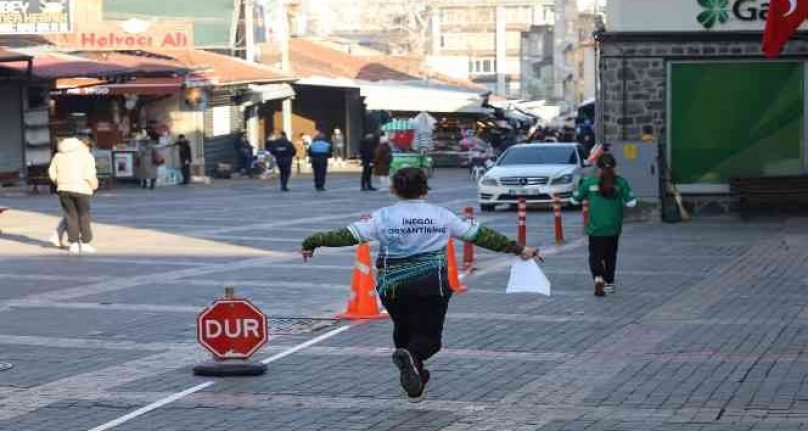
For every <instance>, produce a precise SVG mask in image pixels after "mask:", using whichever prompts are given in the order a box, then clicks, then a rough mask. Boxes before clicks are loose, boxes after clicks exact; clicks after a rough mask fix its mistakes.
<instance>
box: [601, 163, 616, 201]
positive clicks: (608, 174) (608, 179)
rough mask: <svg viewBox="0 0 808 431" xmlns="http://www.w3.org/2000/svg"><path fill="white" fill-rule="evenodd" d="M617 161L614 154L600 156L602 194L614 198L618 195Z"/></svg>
mask: <svg viewBox="0 0 808 431" xmlns="http://www.w3.org/2000/svg"><path fill="white" fill-rule="evenodd" d="M616 165H617V161H616V160H615V159H614V156H613V155H611V154H609V153H605V154H603V155H601V156H600V157H599V158H598V168H600V194H601V196H603V197H605V198H608V199H612V198H614V197H616V196H617V188H616V187H615V184H616V183H617V173H616V172H615V170H614V168H615V166H616Z"/></svg>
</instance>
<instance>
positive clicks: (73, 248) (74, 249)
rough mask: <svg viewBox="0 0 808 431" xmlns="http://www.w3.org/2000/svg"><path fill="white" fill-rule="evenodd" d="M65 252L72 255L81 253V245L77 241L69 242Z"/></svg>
mask: <svg viewBox="0 0 808 431" xmlns="http://www.w3.org/2000/svg"><path fill="white" fill-rule="evenodd" d="M67 252H68V253H70V254H72V255H76V256H77V255H79V254H81V245H79V243H77V242H72V243H70V247H68V249H67Z"/></svg>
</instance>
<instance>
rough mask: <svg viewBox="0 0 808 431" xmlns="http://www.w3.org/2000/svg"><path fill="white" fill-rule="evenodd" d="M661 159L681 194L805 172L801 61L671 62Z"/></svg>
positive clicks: (721, 189) (722, 189)
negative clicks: (737, 180) (663, 156)
mask: <svg viewBox="0 0 808 431" xmlns="http://www.w3.org/2000/svg"><path fill="white" fill-rule="evenodd" d="M668 76H669V82H668V84H669V91H670V93H669V94H670V96H669V102H670V105H669V108H670V109H669V113H668V121H669V123H668V130H669V139H668V142H669V144H670V145H669V146H668V148H669V160H670V161H671V173H672V179H673V181H674V182H675V183H676V184H679V185H680V189H681V190H682V191H683V192H691V193H705V192H706V193H726V192H728V190H729V189H728V186H727V184H728V181H729V180H730V179H731V178H748V177H766V176H782V175H799V174H802V173H805V170H806V157H805V153H806V145H808V144H806V140H805V138H806V134H805V123H806V110H805V108H804V106H805V81H806V72H805V65H804V63H802V62H698V63H672V64H671V65H670V69H669V74H668Z"/></svg>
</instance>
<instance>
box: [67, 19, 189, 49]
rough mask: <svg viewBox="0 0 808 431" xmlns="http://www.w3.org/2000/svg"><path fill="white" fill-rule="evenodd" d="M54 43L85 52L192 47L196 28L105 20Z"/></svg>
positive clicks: (177, 23) (172, 23)
mask: <svg viewBox="0 0 808 431" xmlns="http://www.w3.org/2000/svg"><path fill="white" fill-rule="evenodd" d="M77 30H78V31H76V32H75V33H73V34H70V35H66V36H65V37H62V38H59V39H58V40H56V41H54V42H55V43H57V44H59V45H62V46H69V47H71V48H77V49H81V50H84V51H96V50H149V49H177V48H182V49H184V48H193V46H194V43H193V25H192V24H191V23H190V22H186V21H145V20H139V19H131V20H128V21H104V22H101V23H95V24H82V25H81V26H80V27H79V28H78V29H77Z"/></svg>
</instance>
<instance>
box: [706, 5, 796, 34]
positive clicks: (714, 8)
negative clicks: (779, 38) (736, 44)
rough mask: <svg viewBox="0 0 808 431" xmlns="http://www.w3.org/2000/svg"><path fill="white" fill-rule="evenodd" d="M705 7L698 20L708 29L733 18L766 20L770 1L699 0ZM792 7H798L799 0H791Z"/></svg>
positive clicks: (752, 20)
mask: <svg viewBox="0 0 808 431" xmlns="http://www.w3.org/2000/svg"><path fill="white" fill-rule="evenodd" d="M697 1H698V3H699V5H700V6H701V7H702V8H703V9H704V10H703V11H702V12H701V13H699V14H698V16H697V17H696V20H697V21H698V23H699V24H701V26H702V27H704V28H705V29H707V30H710V29H712V28H713V27H715V26H716V25H724V24H726V23H727V22H728V21H729V20H731V19H736V20H740V21H751V22H754V21H761V22H765V21H766V15H767V14H768V12H769V2H762V1H760V0H732V1H730V0H697ZM790 1H791V4H792V7H793V8H796V7H797V0H790Z"/></svg>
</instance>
